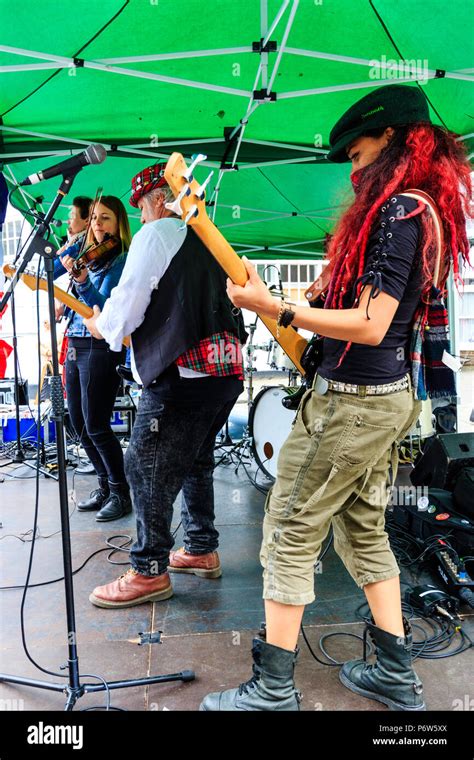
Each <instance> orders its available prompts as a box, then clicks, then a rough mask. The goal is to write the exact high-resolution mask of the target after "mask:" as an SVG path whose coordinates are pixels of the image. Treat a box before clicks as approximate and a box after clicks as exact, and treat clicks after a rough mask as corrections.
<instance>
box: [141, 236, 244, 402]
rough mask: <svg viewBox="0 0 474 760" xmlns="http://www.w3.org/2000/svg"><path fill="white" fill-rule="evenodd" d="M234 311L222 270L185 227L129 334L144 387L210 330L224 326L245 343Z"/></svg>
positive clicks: (222, 328) (239, 322)
mask: <svg viewBox="0 0 474 760" xmlns="http://www.w3.org/2000/svg"><path fill="white" fill-rule="evenodd" d="M151 274H152V273H151ZM235 311H236V310H235V307H233V305H232V303H231V302H230V300H229V298H228V297H227V293H226V274H225V272H224V271H223V270H222V268H221V267H220V265H219V264H218V263H217V261H216V259H215V258H214V256H213V255H212V254H211V253H210V252H209V251H208V250H207V248H206V247H205V245H204V244H203V243H202V242H201V241H200V239H199V238H198V236H197V235H196V233H195V232H194V230H193V229H192V228H191V227H188V230H187V234H186V238H185V240H184V243H183V245H182V246H181V248H180V249H179V251H178V252H177V253H176V254H175V256H174V257H173V259H172V261H171V263H170V265H169V267H168V268H167V270H166V272H165V273H164V275H163V277H162V278H161V280H160V281H159V283H158V287H157V289H156V290H154V291H153V293H152V296H151V301H150V303H149V305H148V308H147V310H146V312H145V319H144V320H143V322H142V324H141V325H140V326H139V327H138V328H137V329H136V330H135V332H134V333H133V335H132V344H133V353H134V357H135V364H136V366H137V369H138V372H139V374H140V378H141V380H142V383H143V385H144V386H145V387H146V388H147V387H148V386H149V385H150V384H151V383H152V382H153V381H154V380H155V379H156V378H157V377H159V375H161V373H162V372H164V371H165V369H167V367H169V366H170V365H171V364H172V363H173V362H174V361H175V360H176V359H177V358H178V357H179V356H181V354H183V353H184V352H185V351H188V350H189V349H190V348H192V347H193V346H195V345H196V344H197V343H199V341H200V340H203V339H204V338H208V337H209V336H210V335H213V334H214V333H217V332H222V331H223V330H226V331H228V332H230V333H232V334H233V335H235V336H236V337H237V338H238V339H239V341H240V342H241V343H242V344H243V343H245V341H246V340H247V333H246V332H245V327H244V321H243V318H242V313H241V312H240V311H239V312H238V314H237V315H236V314H234V312H235Z"/></svg>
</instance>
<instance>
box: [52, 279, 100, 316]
mask: <svg viewBox="0 0 474 760" xmlns="http://www.w3.org/2000/svg"><path fill="white" fill-rule="evenodd" d="M40 288H41V290H46V291H47V290H48V286H47V283H46V282H45V283H44V286H43V285H40ZM54 297H55V298H57V299H58V301H61V303H63V304H64V305H65V306H69V308H70V309H72V310H73V311H75V312H77V314H79V315H80V316H81V317H83V318H84V319H89V317H92V315H93V313H94V310H93V309H91V307H90V306H87V304H85V303H82V301H79V299H78V298H74V296H72V295H71V294H70V293H67V292H66V291H65V290H62V288H58V287H57V286H56V285H55V286H54Z"/></svg>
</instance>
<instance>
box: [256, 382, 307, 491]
mask: <svg viewBox="0 0 474 760" xmlns="http://www.w3.org/2000/svg"><path fill="white" fill-rule="evenodd" d="M297 390H298V389H297V388H285V387H284V386H282V385H277V386H271V387H267V388H263V389H262V390H261V391H260V393H258V395H257V396H256V397H255V400H254V402H253V404H252V407H251V409H250V415H249V433H250V435H251V437H252V452H253V455H254V457H255V461H256V462H257V464H258V466H259V468H260V469H261V470H262V472H263V473H265V475H267V477H269V478H271V479H272V480H275V478H276V474H277V461H278V455H279V453H280V449H281V447H282V446H283V444H284V442H285V441H286V439H287V438H288V436H289V434H290V431H291V424H292V422H293V420H294V419H295V415H296V412H295V411H294V410H292V409H285V407H284V406H283V404H282V399H284V398H285V396H288V394H290V393H295V392H296V391H297Z"/></svg>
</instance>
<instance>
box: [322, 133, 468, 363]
mask: <svg viewBox="0 0 474 760" xmlns="http://www.w3.org/2000/svg"><path fill="white" fill-rule="evenodd" d="M394 130H395V132H394V135H393V137H392V139H391V141H390V143H389V144H388V146H387V147H386V148H384V149H383V150H382V152H381V154H380V155H379V157H378V158H377V159H376V161H374V163H372V164H370V165H369V166H367V167H366V168H364V174H363V178H362V181H361V184H360V188H359V189H358V192H357V195H356V197H355V200H354V202H353V203H352V205H351V206H350V207H349V208H348V209H347V211H346V212H345V213H344V214H343V216H342V217H341V219H340V220H339V223H338V225H337V227H336V230H335V232H334V235H333V236H332V239H331V241H330V243H329V246H328V250H327V254H326V259H329V262H330V264H331V266H332V275H331V279H330V283H329V289H328V293H327V297H326V302H325V308H336V309H341V308H347V306H346V307H344V306H343V302H344V297H345V295H346V294H347V293H348V292H349V291H350V290H351V289H352V288H353V285H354V283H355V280H356V279H357V278H358V277H360V276H361V275H362V273H363V271H364V264H365V251H366V248H367V243H368V239H369V236H370V233H371V231H372V228H373V226H374V223H375V222H376V220H377V217H378V214H379V212H380V207H381V206H382V205H383V203H384V201H386V200H387V199H388V198H390V197H392V196H393V195H396V194H397V193H402V192H403V191H404V190H408V189H409V188H417V189H418V190H423V191H424V192H426V193H428V194H429V195H430V196H431V197H432V198H433V200H434V201H435V203H436V206H437V208H438V211H439V213H440V216H441V219H442V222H443V231H444V240H445V247H444V251H443V252H442V257H441V263H440V273H439V280H438V287H439V289H440V290H441V291H443V290H444V287H445V284H446V280H447V277H448V275H449V271H450V267H451V263H452V267H453V273H454V277H455V282H456V286H458V283H459V281H460V275H459V254H461V256H462V258H463V260H464V261H465V262H467V263H470V261H469V241H468V239H467V234H466V217H469V216H471V213H470V208H469V203H470V199H471V194H472V185H471V177H470V171H471V168H470V165H469V161H468V159H467V156H466V153H465V151H464V147H463V145H462V143H461V142H458V141H456V135H455V134H454V133H452V132H449V131H448V130H446V129H444V128H442V127H438V126H435V125H433V124H429V123H419V124H414V125H410V126H403V127H394ZM381 131H382V132H383V130H381ZM368 134H371V135H372V136H378V135H379V134H380V132H378V133H377V134H375V133H368ZM361 220H363V221H362V224H361ZM421 220H422V230H423V248H422V250H421V257H422V299H423V300H424V299H425V297H426V295H427V293H428V292H429V290H430V286H431V284H432V280H433V271H434V267H435V252H436V240H435V235H434V230H433V227H432V222H431V216H430V214H429V213H428V212H426V213H422V214H421ZM362 288H363V284H362V283H359V285H358V288H357V292H356V294H355V301H354V304H353V305H354V306H355V305H357V301H358V299H359V296H360V292H361V290H362ZM350 345H351V344H350V342H349V343H348V344H347V345H346V348H345V351H344V353H343V356H342V357H341V359H340V361H339V364H340V363H341V361H342V359H343V357H344V356H345V354H346V353H347V351H348V350H349V348H350ZM339 364H338V366H339Z"/></svg>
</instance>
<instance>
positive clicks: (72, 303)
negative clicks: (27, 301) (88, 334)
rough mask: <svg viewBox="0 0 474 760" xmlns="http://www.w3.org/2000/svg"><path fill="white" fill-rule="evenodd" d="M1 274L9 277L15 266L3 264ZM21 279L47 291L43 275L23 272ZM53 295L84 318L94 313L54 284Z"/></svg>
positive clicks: (30, 286) (33, 287) (125, 339)
mask: <svg viewBox="0 0 474 760" xmlns="http://www.w3.org/2000/svg"><path fill="white" fill-rule="evenodd" d="M3 274H4V275H5V277H8V278H9V279H10V278H12V277H13V276H14V275H15V274H16V268H15V267H12V266H10V264H4V265H3ZM21 280H22V281H23V282H24V283H25V285H27V286H28V287H29V288H30V290H44V291H46V292H48V283H47V281H46V280H45V279H44V277H37V276H36V274H32V273H31V272H23V274H22V275H21ZM54 297H55V298H57V299H58V301H61V303H63V304H65V305H66V306H69V308H70V309H72V310H73V311H75V312H77V314H79V315H80V316H81V317H83V318H84V319H89V317H92V315H93V313H94V310H93V309H91V307H90V306H87V304H85V303H82V301H79V300H78V299H77V298H74V296H72V295H71V294H70V293H66V291H65V290H63V289H62V288H58V287H57V286H56V285H55V286H54ZM123 344H124V346H129V345H130V338H124V340H123Z"/></svg>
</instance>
